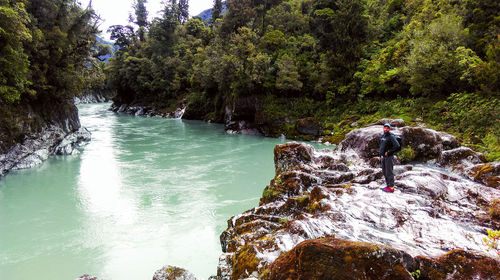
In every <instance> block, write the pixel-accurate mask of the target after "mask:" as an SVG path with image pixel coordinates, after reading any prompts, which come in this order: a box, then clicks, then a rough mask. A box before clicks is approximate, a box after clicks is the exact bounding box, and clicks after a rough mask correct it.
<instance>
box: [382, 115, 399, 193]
mask: <svg viewBox="0 0 500 280" xmlns="http://www.w3.org/2000/svg"><path fill="white" fill-rule="evenodd" d="M398 150H399V142H398V140H397V139H396V137H395V136H394V134H392V133H391V125H390V124H389V123H386V124H384V134H383V135H382V138H381V139H380V152H379V156H380V157H379V160H380V161H381V162H382V173H383V174H384V178H385V183H386V187H385V188H383V189H382V190H383V191H385V192H389V193H393V192H394V172H393V168H394V161H393V160H394V156H393V155H394V153H395V152H396V151H398Z"/></svg>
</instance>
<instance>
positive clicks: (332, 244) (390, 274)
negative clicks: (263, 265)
mask: <svg viewBox="0 0 500 280" xmlns="http://www.w3.org/2000/svg"><path fill="white" fill-rule="evenodd" d="M269 279H270V280H281V279H283V280H286V279H318V280H320V279H325V280H326V279H345V280H349V279H352V280H357V279H377V280H378V279H388V280H389V279H427V280H445V279H464V280H465V279H482V280H493V279H500V263H499V262H498V260H495V259H493V258H490V257H487V256H484V255H481V254H478V253H473V252H467V251H464V250H452V251H450V252H449V253H446V254H444V255H442V256H440V257H437V258H430V257H423V256H417V257H415V258H413V257H411V256H410V255H408V254H406V253H405V252H403V251H400V250H395V249H393V248H390V247H387V246H381V245H378V244H374V243H367V242H352V241H346V240H340V239H336V238H333V237H326V238H320V239H312V240H308V241H304V242H302V243H300V244H299V245H297V246H296V247H294V248H293V249H292V250H290V251H288V252H287V253H285V254H282V255H281V256H280V257H279V258H278V259H276V261H274V263H273V264H272V265H271V266H270V272H269Z"/></svg>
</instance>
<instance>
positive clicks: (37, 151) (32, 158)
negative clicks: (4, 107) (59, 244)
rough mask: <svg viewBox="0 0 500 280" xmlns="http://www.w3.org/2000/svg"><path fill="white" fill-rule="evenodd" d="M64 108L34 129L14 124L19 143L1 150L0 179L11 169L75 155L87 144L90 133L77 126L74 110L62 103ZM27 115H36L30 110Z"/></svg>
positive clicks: (77, 120) (75, 111) (69, 105)
mask: <svg viewBox="0 0 500 280" xmlns="http://www.w3.org/2000/svg"><path fill="white" fill-rule="evenodd" d="M64 108H65V109H64V110H60V111H58V112H54V113H53V114H52V116H50V120H46V121H45V122H44V123H42V124H40V125H39V127H37V128H36V130H35V128H33V127H32V126H29V125H28V124H27V122H28V120H24V121H19V122H18V123H17V124H16V126H18V129H19V130H20V131H21V132H20V133H22V135H24V136H23V139H22V140H21V141H19V142H17V143H15V144H13V145H10V146H9V147H8V148H6V149H2V153H0V177H1V176H4V175H5V174H7V173H8V172H9V171H11V170H18V169H25V168H31V167H34V166H37V165H39V164H41V163H42V162H44V161H45V160H47V159H48V158H49V156H51V155H71V154H76V153H78V150H77V148H78V147H80V146H82V145H84V144H86V143H88V142H89V141H90V139H91V134H90V132H89V131H88V130H87V129H86V128H83V127H81V125H80V121H79V119H78V109H77V108H76V107H75V106H74V105H73V104H66V106H65V107H64ZM29 112H30V113H29V114H31V115H35V114H36V111H33V110H31V109H30V111H29ZM31 118H35V117H33V116H32V117H31ZM37 118H38V117H37Z"/></svg>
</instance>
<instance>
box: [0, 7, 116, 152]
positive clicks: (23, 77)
mask: <svg viewBox="0 0 500 280" xmlns="http://www.w3.org/2000/svg"><path fill="white" fill-rule="evenodd" d="M98 32H99V30H98V17H97V16H96V14H95V13H94V11H93V10H92V9H91V8H90V7H89V8H87V9H83V8H81V7H80V5H79V4H78V3H77V2H76V1H74V0H36V1H35V0H0V153H3V152H5V151H7V150H8V148H9V147H11V146H12V145H14V144H15V143H22V141H23V140H24V139H25V138H26V137H27V136H29V135H30V134H33V133H36V132H38V131H39V130H40V129H41V128H42V127H44V126H47V125H48V124H51V123H55V124H57V123H65V122H66V123H67V121H68V116H71V115H74V114H76V108H75V107H74V105H73V97H74V96H75V95H77V94H78V93H79V92H81V90H82V88H83V86H84V85H85V84H90V82H92V81H95V80H96V79H95V77H92V76H99V75H98V73H99V72H98V71H96V70H97V69H101V73H102V69H103V64H102V63H101V64H99V60H98V59H97V58H98V57H99V56H100V55H102V54H103V53H106V52H108V48H107V47H98V46H96V44H95V42H96V34H98ZM96 73H97V74H96ZM99 77H100V78H101V81H103V80H104V78H103V75H101V76H99ZM101 83H102V82H101Z"/></svg>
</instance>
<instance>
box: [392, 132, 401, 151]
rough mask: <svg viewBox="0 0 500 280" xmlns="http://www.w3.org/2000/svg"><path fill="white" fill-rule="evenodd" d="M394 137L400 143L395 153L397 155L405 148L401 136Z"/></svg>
mask: <svg viewBox="0 0 500 280" xmlns="http://www.w3.org/2000/svg"><path fill="white" fill-rule="evenodd" d="M393 135H394V138H396V141H398V143H399V148H398V149H397V150H396V151H394V153H397V152H399V151H401V149H402V148H403V138H401V135H396V134H393Z"/></svg>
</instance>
